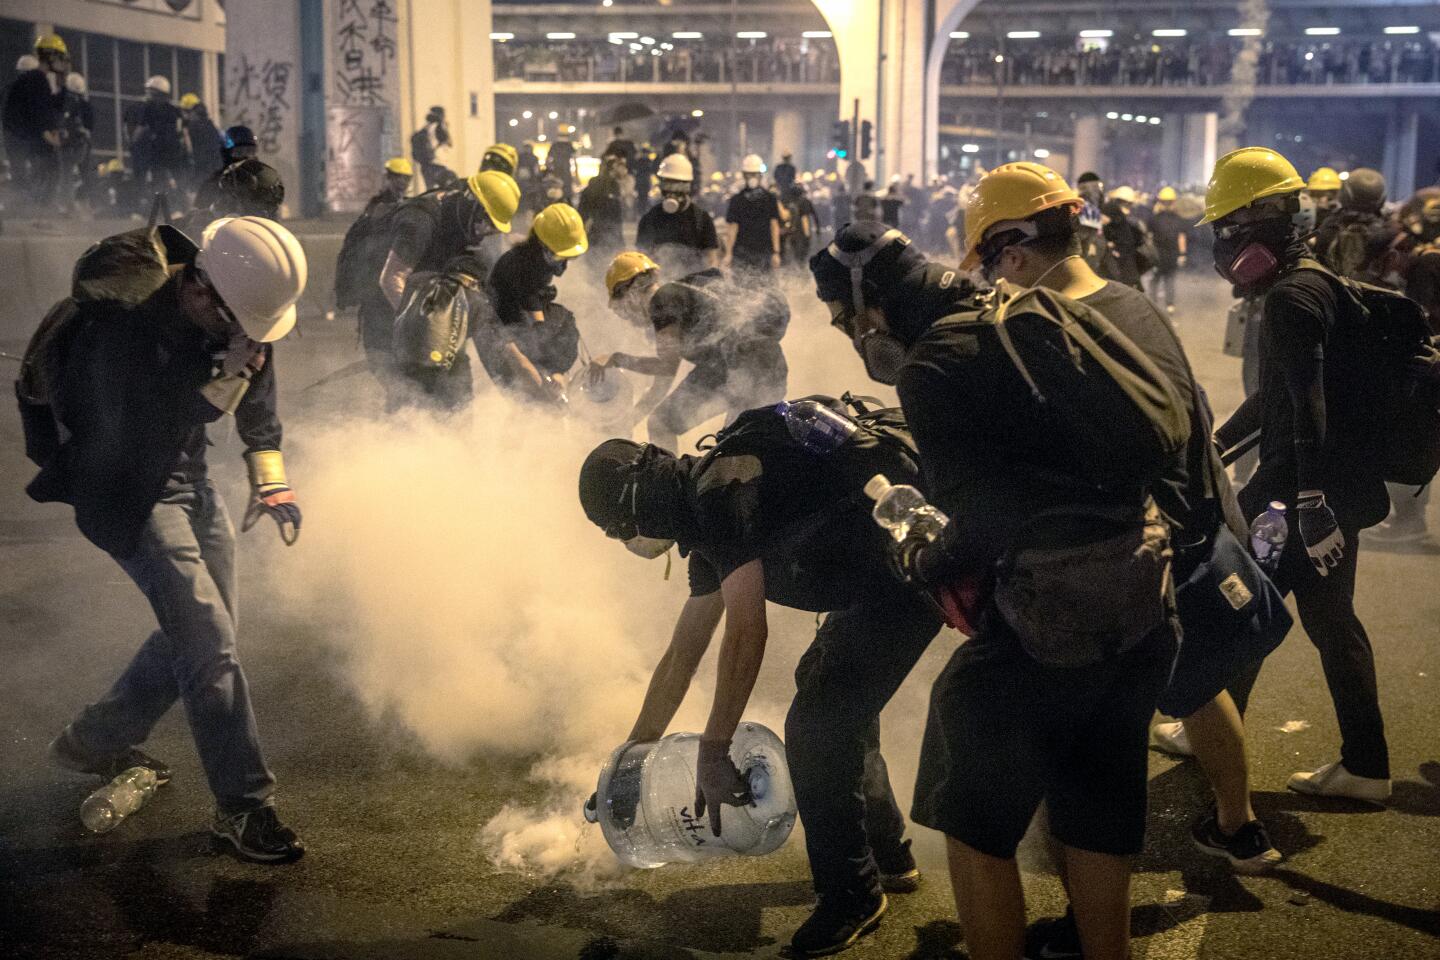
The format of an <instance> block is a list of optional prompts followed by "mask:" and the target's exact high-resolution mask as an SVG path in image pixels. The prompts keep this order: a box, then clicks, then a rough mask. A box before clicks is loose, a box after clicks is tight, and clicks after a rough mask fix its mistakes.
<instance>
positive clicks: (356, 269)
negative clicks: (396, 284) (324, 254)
mask: <svg viewBox="0 0 1440 960" xmlns="http://www.w3.org/2000/svg"><path fill="white" fill-rule="evenodd" d="M398 209H399V205H398V204H397V205H394V206H390V207H388V208H386V209H384V210H377V211H372V212H370V213H367V214H365V215H364V216H362V217H360V218H359V219H358V220H356V221H355V222H354V223H352V224H351V225H350V229H348V230H346V231H345V240H344V242H343V243H342V244H341V245H340V255H339V256H338V257H336V258H335V307H336V309H339V310H344V309H345V308H347V307H353V306H358V305H359V304H360V302H361V301H362V300H364V299H365V296H366V294H369V293H371V292H374V291H378V290H379V287H380V274H381V272H382V271H383V270H384V269H385V260H386V258H387V257H389V255H390V240H391V237H390V229H391V222H392V219H393V215H394V213H395V211H396V210H398Z"/></svg>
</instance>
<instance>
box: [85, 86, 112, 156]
mask: <svg viewBox="0 0 1440 960" xmlns="http://www.w3.org/2000/svg"><path fill="white" fill-rule="evenodd" d="M90 105H91V106H93V107H94V108H95V136H94V140H93V141H92V146H93V147H94V149H96V150H114V149H115V122H116V117H115V109H116V108H115V98H114V97H112V96H110V95H108V94H91V96H90Z"/></svg>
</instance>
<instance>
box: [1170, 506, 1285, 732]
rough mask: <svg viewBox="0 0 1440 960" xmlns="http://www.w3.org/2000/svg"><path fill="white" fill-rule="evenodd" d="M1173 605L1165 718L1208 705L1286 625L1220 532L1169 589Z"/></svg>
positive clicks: (1236, 544)
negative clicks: (1176, 648) (1176, 649)
mask: <svg viewBox="0 0 1440 960" xmlns="http://www.w3.org/2000/svg"><path fill="white" fill-rule="evenodd" d="M1200 549H1201V550H1203V549H1204V548H1200ZM1187 566H1188V565H1187ZM1175 605H1176V608H1177V610H1178V612H1179V616H1180V627H1181V630H1182V631H1183V637H1182V640H1181V644H1180V655H1179V656H1178V657H1176V659H1175V665H1174V667H1173V668H1172V669H1171V672H1170V683H1169V685H1168V686H1167V687H1166V688H1165V691H1164V692H1163V693H1162V694H1161V695H1160V700H1159V702H1158V704H1157V706H1158V707H1159V709H1160V712H1161V713H1164V714H1166V715H1168V716H1172V717H1186V716H1189V715H1190V714H1192V713H1194V712H1195V711H1196V710H1198V709H1199V708H1200V707H1202V706H1204V705H1205V704H1207V703H1209V702H1210V701H1211V700H1213V699H1215V697H1216V695H1217V694H1219V693H1220V691H1222V690H1224V689H1225V688H1226V687H1227V686H1229V685H1230V683H1231V682H1233V681H1234V680H1235V678H1236V677H1237V676H1239V674H1240V673H1242V672H1243V671H1244V670H1245V669H1246V668H1247V667H1250V666H1251V665H1253V664H1255V663H1258V662H1259V661H1260V660H1263V659H1264V658H1265V657H1267V656H1268V655H1269V654H1270V652H1271V651H1272V650H1274V649H1275V648H1276V647H1278V646H1279V645H1280V641H1282V640H1284V639H1285V635H1286V634H1287V633H1288V632H1289V631H1290V627H1291V625H1292V623H1293V622H1294V621H1293V618H1292V617H1291V616H1290V611H1289V610H1287V609H1286V608H1285V599H1284V597H1282V596H1281V594H1280V591H1279V590H1278V589H1277V588H1276V586H1275V584H1274V583H1273V582H1271V580H1270V578H1269V577H1268V576H1266V575H1265V571H1263V570H1261V569H1260V566H1259V564H1257V563H1256V562H1255V559H1254V558H1253V557H1252V556H1250V552H1249V551H1248V550H1246V549H1245V547H1244V546H1243V545H1241V543H1240V541H1239V540H1238V539H1236V537H1235V534H1234V533H1232V532H1231V531H1230V528H1229V527H1228V526H1226V525H1224V524H1220V525H1219V526H1218V527H1217V528H1216V531H1215V533H1214V534H1213V535H1212V536H1211V537H1210V540H1209V550H1208V552H1205V553H1203V554H1202V558H1201V559H1200V560H1199V561H1198V562H1197V563H1195V564H1194V567H1193V569H1191V570H1190V571H1189V573H1188V575H1187V576H1186V577H1185V578H1184V579H1183V580H1181V581H1180V582H1179V583H1178V584H1177V585H1176V588H1175Z"/></svg>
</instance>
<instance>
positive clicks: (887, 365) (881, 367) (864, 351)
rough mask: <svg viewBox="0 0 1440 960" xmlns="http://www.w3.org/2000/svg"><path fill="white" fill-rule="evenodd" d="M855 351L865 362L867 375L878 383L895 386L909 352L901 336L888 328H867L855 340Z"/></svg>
mask: <svg viewBox="0 0 1440 960" xmlns="http://www.w3.org/2000/svg"><path fill="white" fill-rule="evenodd" d="M855 351H856V352H857V353H859V354H860V360H861V362H863V363H864V364H865V375H866V376H867V377H869V378H870V379H871V380H874V381H875V382H876V383H883V384H885V386H887V387H893V386H895V384H897V383H899V382H900V369H901V368H902V367H904V366H905V355H906V354H907V353H909V350H907V349H906V347H905V344H903V343H901V342H900V338H899V337H897V336H895V335H894V334H893V333H890V332H889V331H888V330H867V331H865V332H864V333H862V334H861V335H860V338H859V339H858V340H856V341H855Z"/></svg>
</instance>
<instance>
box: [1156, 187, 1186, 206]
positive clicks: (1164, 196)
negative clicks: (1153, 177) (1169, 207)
mask: <svg viewBox="0 0 1440 960" xmlns="http://www.w3.org/2000/svg"><path fill="white" fill-rule="evenodd" d="M1155 199H1156V200H1159V201H1161V202H1162V203H1171V202H1173V201H1175V200H1179V199H1180V194H1178V193H1176V192H1175V188H1174V187H1161V188H1160V192H1159V193H1157V194H1156V195H1155Z"/></svg>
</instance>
